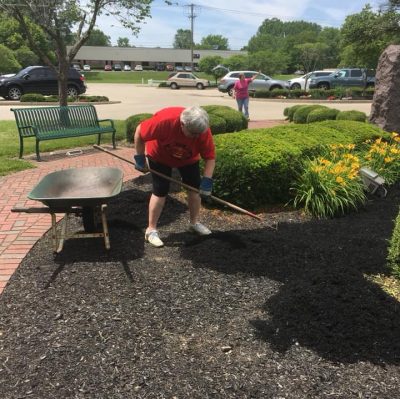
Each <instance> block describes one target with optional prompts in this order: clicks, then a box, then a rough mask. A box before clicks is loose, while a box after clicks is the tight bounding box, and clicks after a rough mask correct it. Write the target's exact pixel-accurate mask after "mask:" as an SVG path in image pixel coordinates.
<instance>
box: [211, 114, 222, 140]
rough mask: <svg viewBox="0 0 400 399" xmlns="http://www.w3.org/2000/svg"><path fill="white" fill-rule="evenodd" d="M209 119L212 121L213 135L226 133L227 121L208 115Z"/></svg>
mask: <svg viewBox="0 0 400 399" xmlns="http://www.w3.org/2000/svg"><path fill="white" fill-rule="evenodd" d="M208 118H209V121H210V129H211V132H212V134H213V135H216V134H220V133H226V121H225V119H224V118H221V117H220V116H218V115H215V114H208Z"/></svg>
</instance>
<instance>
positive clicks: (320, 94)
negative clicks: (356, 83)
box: [308, 89, 336, 100]
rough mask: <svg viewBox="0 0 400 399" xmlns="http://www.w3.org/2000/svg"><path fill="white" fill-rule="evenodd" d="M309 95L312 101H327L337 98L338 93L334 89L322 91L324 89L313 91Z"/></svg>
mask: <svg viewBox="0 0 400 399" xmlns="http://www.w3.org/2000/svg"><path fill="white" fill-rule="evenodd" d="M308 94H309V95H310V96H311V98H312V99H318V100H319V99H327V98H329V97H336V92H335V90H333V89H329V90H322V89H311V90H310V91H308Z"/></svg>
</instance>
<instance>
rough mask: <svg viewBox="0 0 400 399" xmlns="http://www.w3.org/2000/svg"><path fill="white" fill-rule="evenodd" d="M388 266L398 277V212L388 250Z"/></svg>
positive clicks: (399, 222)
mask: <svg viewBox="0 0 400 399" xmlns="http://www.w3.org/2000/svg"><path fill="white" fill-rule="evenodd" d="M387 260H388V266H389V267H390V269H391V270H392V274H393V275H394V276H395V277H396V278H398V279H400V213H399V214H398V215H397V217H396V220H395V224H394V230H393V234H392V237H391V239H390V243H389V250H388V257H387Z"/></svg>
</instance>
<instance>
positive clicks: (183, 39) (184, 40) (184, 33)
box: [173, 29, 192, 49]
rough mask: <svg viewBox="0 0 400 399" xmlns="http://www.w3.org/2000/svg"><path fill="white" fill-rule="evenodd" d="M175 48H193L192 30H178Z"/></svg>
mask: <svg viewBox="0 0 400 399" xmlns="http://www.w3.org/2000/svg"><path fill="white" fill-rule="evenodd" d="M173 46H174V48H186V49H190V48H191V47H192V32H191V31H190V29H178V30H177V31H176V34H175V40H174V45H173Z"/></svg>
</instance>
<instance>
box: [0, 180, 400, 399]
mask: <svg viewBox="0 0 400 399" xmlns="http://www.w3.org/2000/svg"><path fill="white" fill-rule="evenodd" d="M149 189H150V186H149V184H148V181H147V180H146V178H144V179H141V180H138V181H136V182H131V183H129V184H128V185H126V186H125V190H124V191H123V193H121V195H120V197H118V198H117V199H115V200H113V201H112V202H111V203H110V206H109V213H108V220H109V222H110V234H111V250H110V251H109V253H107V252H106V251H105V249H104V245H103V242H102V240H101V239H81V240H69V241H67V243H66V245H65V248H64V250H63V252H62V253H61V254H60V255H58V256H56V257H54V256H53V254H52V251H51V242H50V237H49V235H47V236H45V237H44V238H43V239H41V240H40V241H39V243H38V244H37V245H36V246H35V247H34V248H33V250H32V251H31V252H30V253H29V255H28V256H27V257H26V258H25V259H24V261H23V263H22V264H21V266H20V268H19V269H18V270H17V272H16V273H15V275H14V276H13V277H12V279H11V281H10V283H9V284H8V286H7V287H6V289H5V291H4V293H3V294H2V296H1V297H0V315H1V320H0V397H1V398H3V399H6V398H7V399H8V398H10V399H16V398H40V399H47V398H49V399H52V398H123V399H125V398H167V399H173V398H175V399H186V398H201V399H203V398H274V399H283V398H293V399H295V398H296V399H297V398H334V399H339V398H341V399H342V398H343V399H348V398H379V399H380V398H390V399H394V398H400V313H399V308H400V307H399V303H398V302H397V301H396V300H395V299H393V298H392V297H390V296H388V295H387V294H385V292H383V291H382V289H381V288H380V287H379V286H377V285H375V284H374V283H372V282H371V281H370V280H368V279H367V278H366V275H371V274H377V273H385V272H387V271H386V270H385V257H386V254H387V245H388V241H387V240H388V239H389V238H390V236H391V232H392V229H393V225H394V223H393V221H394V219H395V217H396V215H397V212H398V207H399V200H400V189H399V188H395V189H392V190H391V191H390V192H389V194H388V197H387V198H386V199H379V198H374V199H373V201H371V202H370V203H369V204H368V205H367V206H366V208H365V209H363V210H361V211H360V212H357V213H354V214H351V215H348V216H346V217H342V218H337V219H334V220H327V221H317V220H307V219H306V218H304V217H303V216H301V215H300V214H299V213H298V212H285V213H275V214H265V215H264V217H265V223H263V224H262V223H259V222H258V221H256V220H254V219H251V218H249V217H247V216H242V215H238V214H232V213H230V212H221V211H215V210H210V211H204V212H203V216H204V217H203V219H204V221H205V223H207V224H208V225H209V226H210V227H211V228H212V229H213V231H214V233H213V234H212V235H211V236H209V237H207V238H198V237H195V236H193V235H191V234H190V233H187V232H186V227H187V210H186V206H185V204H184V202H182V200H181V198H182V196H181V194H176V193H175V194H174V195H173V196H172V198H169V200H168V203H167V207H166V209H165V212H164V214H163V216H162V223H161V225H160V231H161V234H162V238H163V239H164V240H165V243H166V247H165V248H162V249H155V248H152V247H151V246H149V245H148V244H145V243H144V242H143V233H144V228H145V225H146V209H147V201H148V198H149ZM74 223H75V224H74V225H75V227H76V228H78V227H79V225H78V220H76V221H75V222H74Z"/></svg>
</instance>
